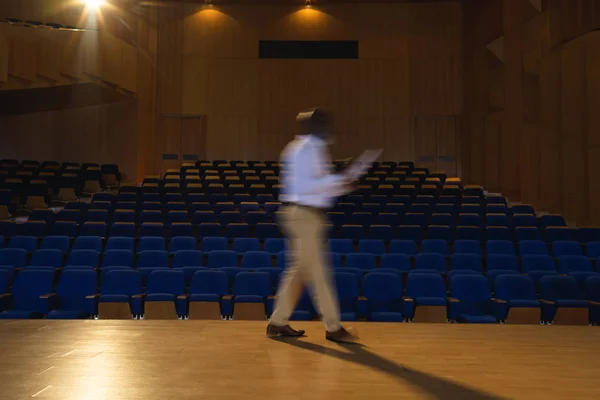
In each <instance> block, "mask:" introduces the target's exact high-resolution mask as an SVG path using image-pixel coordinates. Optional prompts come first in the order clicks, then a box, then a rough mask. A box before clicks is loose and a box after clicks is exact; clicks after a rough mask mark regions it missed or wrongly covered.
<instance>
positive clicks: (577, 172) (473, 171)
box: [462, 0, 600, 225]
mask: <svg viewBox="0 0 600 400" xmlns="http://www.w3.org/2000/svg"><path fill="white" fill-rule="evenodd" d="M535 3H536V2H530V1H528V0H491V1H485V2H481V1H475V0H468V1H466V2H465V5H464V12H465V18H464V20H465V76H466V80H465V112H464V114H463V121H464V124H463V125H462V127H463V130H462V137H463V142H462V143H463V154H464V157H463V158H462V167H463V171H464V177H465V178H466V180H468V181H470V182H473V183H482V184H484V185H485V186H486V188H487V189H489V190H492V191H499V192H502V193H504V194H505V195H508V196H509V197H510V198H511V199H513V200H521V201H524V202H527V203H531V204H534V205H535V206H537V207H538V208H539V209H542V210H547V211H550V212H556V213H561V214H563V215H565V216H566V217H567V218H568V219H569V220H570V221H573V222H576V223H578V224H580V225H584V224H590V223H592V224H600V207H598V202H597V201H596V196H597V195H598V194H599V187H600V184H598V183H597V182H598V179H597V178H596V173H597V172H596V171H597V169H598V168H597V165H596V163H597V162H596V161H595V160H596V158H595V157H594V156H595V155H598V153H599V152H598V151H597V148H598V144H600V143H599V142H600V140H598V139H597V138H598V137H599V133H598V132H599V131H598V127H599V125H600V117H599V114H598V112H597V110H598V105H599V104H598V97H599V96H598V82H599V81H600V64H599V61H600V57H599V56H598V54H599V53H600V32H599V31H592V30H593V29H598V28H600V6H598V2H597V1H593V0H592V1H587V0H546V1H543V2H541V6H542V7H541V9H537V8H536V7H534V4H535ZM498 43H501V45H500V46H497V44H498Z"/></svg>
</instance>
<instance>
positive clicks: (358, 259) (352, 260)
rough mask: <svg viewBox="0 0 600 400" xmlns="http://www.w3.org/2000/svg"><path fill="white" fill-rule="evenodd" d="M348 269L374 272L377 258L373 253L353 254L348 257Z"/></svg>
mask: <svg viewBox="0 0 600 400" xmlns="http://www.w3.org/2000/svg"><path fill="white" fill-rule="evenodd" d="M346 267H348V268H357V269H360V270H369V271H370V270H374V269H375V268H376V264H375V256H374V255H373V254H371V253H352V254H348V255H346Z"/></svg>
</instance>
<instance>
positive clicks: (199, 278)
mask: <svg viewBox="0 0 600 400" xmlns="http://www.w3.org/2000/svg"><path fill="white" fill-rule="evenodd" d="M228 290H229V282H228V279H227V274H226V273H225V272H223V271H218V270H213V271H197V272H196V273H194V276H193V278H192V282H191V284H190V294H216V295H218V296H224V295H226V294H227V293H228Z"/></svg>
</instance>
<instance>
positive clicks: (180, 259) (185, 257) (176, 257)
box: [171, 250, 204, 268]
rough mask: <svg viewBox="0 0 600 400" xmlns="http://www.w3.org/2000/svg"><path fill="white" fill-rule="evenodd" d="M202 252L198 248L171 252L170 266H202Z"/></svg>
mask: <svg viewBox="0 0 600 400" xmlns="http://www.w3.org/2000/svg"><path fill="white" fill-rule="evenodd" d="M203 266H204V261H203V257H202V252H201V251H198V250H179V251H176V252H175V253H174V254H173V260H172V261H171V267H172V268H183V267H203Z"/></svg>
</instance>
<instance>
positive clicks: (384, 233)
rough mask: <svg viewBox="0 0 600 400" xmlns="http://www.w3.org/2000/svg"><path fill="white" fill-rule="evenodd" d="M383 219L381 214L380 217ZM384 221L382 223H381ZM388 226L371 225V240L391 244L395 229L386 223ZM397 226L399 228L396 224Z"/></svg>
mask: <svg viewBox="0 0 600 400" xmlns="http://www.w3.org/2000/svg"><path fill="white" fill-rule="evenodd" d="M379 216H380V217H381V214H380V215H379ZM381 222H383V221H380V223H381ZM385 223H386V224H388V225H371V227H370V228H369V239H372V240H382V241H384V242H386V243H389V242H390V241H391V240H392V239H393V238H394V229H393V228H392V225H391V224H389V222H385ZM395 226H398V224H396V225H395Z"/></svg>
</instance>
